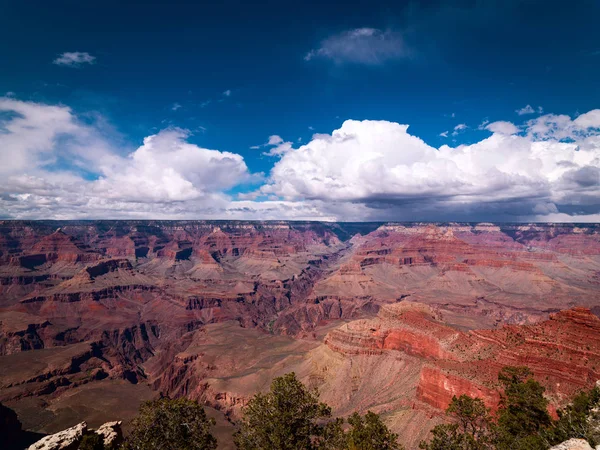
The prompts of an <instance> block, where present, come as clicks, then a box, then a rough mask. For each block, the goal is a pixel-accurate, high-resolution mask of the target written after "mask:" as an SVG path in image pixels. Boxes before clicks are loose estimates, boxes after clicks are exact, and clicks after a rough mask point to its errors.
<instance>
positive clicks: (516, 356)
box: [325, 303, 600, 410]
mask: <svg viewBox="0 0 600 450" xmlns="http://www.w3.org/2000/svg"><path fill="white" fill-rule="evenodd" d="M439 319H440V317H439V316H438V317H436V315H435V313H434V312H433V311H432V310H431V309H429V308H427V307H425V306H424V305H420V304H411V303H399V304H396V305H388V306H385V307H383V308H382V309H381V311H380V315H379V317H378V318H376V319H371V320H361V321H355V322H350V323H349V324H346V325H343V326H341V327H339V328H337V329H335V330H333V331H331V332H329V334H328V335H327V337H326V338H325V344H326V345H327V346H328V347H329V348H330V349H332V350H334V351H335V352H338V353H341V354H343V355H347V356H351V355H359V354H364V355H382V354H384V353H385V352H388V351H397V352H400V353H401V354H406V355H410V356H416V357H417V358H418V359H419V360H420V362H421V364H422V368H421V371H420V377H419V381H418V385H417V386H416V398H417V399H418V400H420V401H422V402H424V403H427V404H429V405H430V406H433V407H434V408H436V409H438V410H444V409H446V408H447V406H448V404H449V403H450V400H451V399H452V397H453V396H454V395H457V396H458V395H461V394H468V395H471V396H477V397H481V398H482V399H483V400H484V401H485V402H486V404H487V405H488V407H491V408H492V409H494V408H496V407H497V405H498V401H499V394H498V388H499V387H498V383H497V377H498V372H499V371H500V370H501V369H502V368H503V367H504V366H508V365H512V366H516V365H527V366H529V367H530V368H531V369H532V371H533V373H534V375H535V376H536V378H537V379H538V380H539V381H540V382H541V383H542V384H543V385H544V386H545V387H546V389H547V392H546V393H547V395H548V396H549V397H550V398H551V399H552V401H553V404H554V406H560V405H561V404H562V403H563V402H564V401H565V400H567V399H569V398H571V397H572V396H573V394H574V393H575V392H577V391H578V390H580V389H582V388H589V387H591V386H593V384H594V383H595V381H596V380H597V379H599V378H600V318H598V317H597V316H595V315H594V314H592V313H591V311H590V310H589V309H586V308H574V309H571V310H566V311H561V312H559V313H557V314H553V315H551V316H550V318H549V320H546V321H543V322H540V323H536V324H533V325H505V326H503V327H501V328H499V329H495V330H472V331H469V332H463V331H459V330H456V329H454V328H451V327H449V326H447V325H445V324H444V323H443V322H441V321H440V320H439Z"/></svg>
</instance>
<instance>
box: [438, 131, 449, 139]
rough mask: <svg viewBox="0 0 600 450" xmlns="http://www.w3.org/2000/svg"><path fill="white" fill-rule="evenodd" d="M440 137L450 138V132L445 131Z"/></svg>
mask: <svg viewBox="0 0 600 450" xmlns="http://www.w3.org/2000/svg"><path fill="white" fill-rule="evenodd" d="M440 136H441V137H445V138H447V137H448V132H447V131H444V132H443V133H440Z"/></svg>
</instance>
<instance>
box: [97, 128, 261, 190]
mask: <svg viewBox="0 0 600 450" xmlns="http://www.w3.org/2000/svg"><path fill="white" fill-rule="evenodd" d="M188 137H189V132H187V131H185V130H181V129H178V128H174V129H167V130H163V131H161V132H160V133H158V134H156V135H153V136H149V137H147V138H145V139H144V144H143V145H142V146H141V147H139V148H138V149H137V150H135V151H134V152H133V153H131V154H129V155H128V156H127V157H126V158H125V159H124V160H123V162H122V164H119V166H118V167H116V168H113V169H112V170H111V171H110V172H108V171H106V173H105V174H104V175H103V176H102V177H100V178H99V179H98V180H97V181H95V182H94V183H93V184H92V190H93V191H94V192H95V193H98V194H100V195H102V196H103V197H104V198H111V199H119V200H123V201H150V202H172V201H184V200H192V199H198V198H201V197H203V196H206V195H207V194H211V193H215V192H221V191H224V190H227V189H229V188H231V187H233V186H235V185H237V184H240V183H243V182H244V181H247V180H248V178H249V173H248V168H247V167H246V163H245V162H244V159H243V158H242V157H241V156H240V155H238V154H236V153H229V152H220V151H218V150H209V149H205V148H201V147H198V146H197V145H194V144H190V143H188V142H187V141H186V139H187V138H188Z"/></svg>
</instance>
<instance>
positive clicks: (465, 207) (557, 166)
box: [261, 115, 600, 220]
mask: <svg viewBox="0 0 600 450" xmlns="http://www.w3.org/2000/svg"><path fill="white" fill-rule="evenodd" d="M588 117H590V118H591V119H590V120H591V121H592V123H595V122H593V121H594V120H595V119H593V117H595V116H594V115H590V116H586V118H585V119H582V121H581V122H585V123H586V124H587V122H586V121H587V120H588ZM511 125H512V126H514V125H513V124H510V123H509V122H504V123H500V122H495V123H494V124H490V125H489V127H490V128H493V130H492V131H494V130H495V131H494V134H493V135H492V136H490V137H488V138H487V139H484V140H482V141H480V142H477V143H476V144H473V145H462V146H458V147H456V148H451V147H449V146H446V145H444V146H442V147H441V148H439V149H436V148H433V147H430V146H429V145H427V144H426V143H425V142H423V141H422V140H421V139H419V138H417V137H415V136H412V135H410V134H409V133H408V131H407V130H408V126H407V125H400V124H397V123H392V122H385V121H360V122H359V121H352V120H349V121H346V122H344V124H343V125H342V127H341V128H340V129H338V130H335V131H334V132H333V133H332V134H331V135H315V136H314V137H313V140H312V141H311V142H309V143H307V144H306V145H303V146H301V147H300V148H298V149H297V150H291V151H289V152H288V153H286V154H285V155H283V157H282V158H281V159H280V161H278V162H277V163H276V164H275V166H274V168H273V170H272V172H271V177H270V179H269V181H268V183H267V184H266V185H264V186H263V187H262V188H261V192H262V193H263V194H264V195H277V196H279V197H281V198H283V199H285V200H286V201H301V200H304V201H307V200H308V201H317V200H318V201H322V202H325V203H326V204H329V203H330V202H344V203H353V204H363V205H365V206H367V207H370V208H371V214H375V215H377V217H380V218H381V217H385V214H386V213H388V212H392V211H393V212H394V214H396V215H397V216H398V217H407V216H406V214H407V213H410V214H413V219H417V218H418V219H425V218H428V217H429V218H434V217H436V215H435V214H437V217H438V218H440V215H439V211H445V213H444V214H445V217H447V218H452V219H454V220H457V219H458V218H459V217H469V214H471V216H470V217H472V216H473V215H477V214H480V215H483V216H485V215H486V214H487V215H488V216H490V215H491V216H493V215H494V214H499V215H501V217H504V218H505V219H506V217H507V215H508V216H511V215H512V216H514V217H522V218H531V217H533V216H537V215H539V213H540V206H539V205H540V203H542V204H553V205H555V206H556V208H557V211H560V208H561V207H562V206H568V205H571V204H573V203H581V202H584V203H586V205H584V206H585V207H584V208H583V209H586V208H587V209H588V210H591V211H593V212H594V213H598V212H600V180H598V177H597V174H598V173H600V172H598V171H599V170H600V139H596V140H595V141H593V142H591V141H589V140H588V141H587V142H583V141H582V142H581V143H577V142H575V143H565V142H559V141H557V140H538V139H535V138H533V137H531V136H518V135H511V133H512V132H513V131H515V130H514V129H513V128H512V127H511ZM515 128H516V127H515ZM584 143H585V144H586V146H584V145H583V144H584ZM582 171H583V172H582ZM383 205H387V206H385V207H384V206H383ZM384 208H386V209H384ZM386 211H387V212H386ZM436 211H437V213H436ZM544 211H545V212H548V211H550V212H551V211H552V209H548V207H547V208H546V209H545V210H544ZM414 214H418V215H417V216H414ZM428 214H429V215H428ZM409 217H410V215H408V218H409Z"/></svg>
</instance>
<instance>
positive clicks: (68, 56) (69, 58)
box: [52, 52, 96, 67]
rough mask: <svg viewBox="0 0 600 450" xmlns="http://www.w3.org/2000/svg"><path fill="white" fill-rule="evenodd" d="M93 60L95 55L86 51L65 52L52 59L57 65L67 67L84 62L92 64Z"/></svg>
mask: <svg viewBox="0 0 600 450" xmlns="http://www.w3.org/2000/svg"><path fill="white" fill-rule="evenodd" d="M95 62H96V57H95V56H92V55H90V54H89V53H88V52H65V53H63V54H61V55H59V56H58V57H57V58H56V59H55V60H54V61H52V63H53V64H56V65H57V66H67V67H81V66H82V65H84V64H94V63H95Z"/></svg>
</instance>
